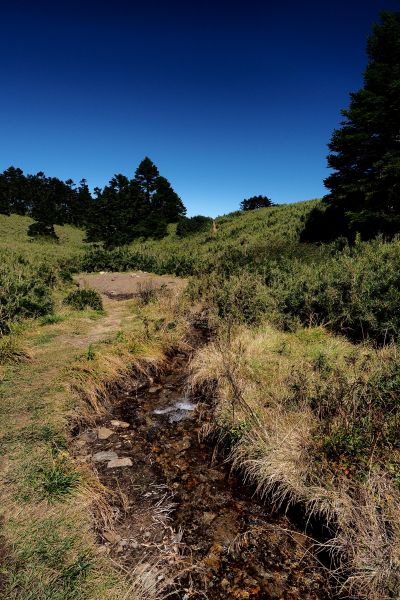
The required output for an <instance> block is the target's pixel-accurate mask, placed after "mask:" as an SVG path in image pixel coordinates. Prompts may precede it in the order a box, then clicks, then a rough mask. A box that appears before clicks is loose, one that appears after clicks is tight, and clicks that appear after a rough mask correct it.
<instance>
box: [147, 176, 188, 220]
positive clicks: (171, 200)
mask: <svg viewBox="0 0 400 600" xmlns="http://www.w3.org/2000/svg"><path fill="white" fill-rule="evenodd" d="M152 209H153V210H154V211H155V212H158V213H159V214H160V216H161V218H163V219H164V220H165V221H166V222H167V223H176V222H177V221H179V218H180V217H183V216H185V214H186V208H185V206H184V205H183V202H182V200H181V199H180V198H179V196H178V194H177V193H176V192H175V191H174V190H173V189H172V186H171V184H170V183H169V181H168V179H165V177H158V178H157V181H156V191H155V193H154V195H153V197H152Z"/></svg>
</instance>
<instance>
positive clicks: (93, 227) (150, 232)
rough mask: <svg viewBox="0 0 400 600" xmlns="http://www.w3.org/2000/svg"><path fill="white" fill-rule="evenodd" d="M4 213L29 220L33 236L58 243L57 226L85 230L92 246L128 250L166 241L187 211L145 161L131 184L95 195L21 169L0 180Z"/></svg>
mask: <svg viewBox="0 0 400 600" xmlns="http://www.w3.org/2000/svg"><path fill="white" fill-rule="evenodd" d="M0 213H1V214H6V215H10V214H11V213H14V214H18V215H28V216H30V217H32V218H33V219H34V222H33V223H32V224H31V225H30V226H29V228H28V235H30V236H32V237H34V236H47V237H49V238H52V239H57V234H56V231H55V229H54V226H55V225H65V224H71V225H75V226H77V227H83V228H85V229H86V239H87V241H89V242H103V243H104V245H105V246H107V247H112V246H119V245H123V244H128V243H130V242H131V241H132V240H134V239H135V238H137V237H153V238H159V237H163V236H164V235H165V234H166V232H167V225H168V223H174V222H177V221H178V220H179V219H180V218H182V217H184V215H185V213H186V208H185V206H184V204H183V202H182V200H181V199H180V197H179V196H178V194H177V193H176V192H175V191H174V190H173V188H172V186H171V184H170V183H169V181H168V180H167V179H166V178H165V177H162V176H161V175H160V173H159V171H158V169H157V167H156V165H155V164H154V163H153V162H152V161H151V160H150V159H149V158H148V157H145V158H144V159H143V160H142V162H141V163H140V164H139V166H138V168H137V169H136V171H135V174H134V177H133V178H132V179H129V178H128V177H126V176H125V175H122V174H117V175H114V176H113V177H112V178H111V180H110V181H109V183H108V184H107V185H106V186H105V187H104V188H103V189H100V188H95V190H94V196H92V194H91V193H90V190H89V187H88V185H87V182H86V180H85V179H82V180H81V181H80V182H79V184H78V185H75V183H74V182H73V181H72V179H68V180H67V181H62V180H61V179H58V178H57V177H47V176H46V175H45V174H44V173H43V172H39V173H36V174H35V175H32V174H27V175H25V174H24V173H23V171H22V170H21V169H19V168H16V167H9V168H8V169H6V170H5V171H4V172H3V173H1V174H0Z"/></svg>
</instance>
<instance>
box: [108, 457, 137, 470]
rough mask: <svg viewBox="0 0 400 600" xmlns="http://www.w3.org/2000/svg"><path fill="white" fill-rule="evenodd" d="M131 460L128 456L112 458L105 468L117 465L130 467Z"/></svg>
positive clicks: (112, 467) (114, 467)
mask: <svg viewBox="0 0 400 600" xmlns="http://www.w3.org/2000/svg"><path fill="white" fill-rule="evenodd" d="M132 465H133V463H132V460H131V459H130V458H128V457H124V458H113V459H112V460H110V462H109V463H108V465H107V469H116V468H118V467H132Z"/></svg>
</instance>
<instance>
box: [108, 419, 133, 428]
mask: <svg viewBox="0 0 400 600" xmlns="http://www.w3.org/2000/svg"><path fill="white" fill-rule="evenodd" d="M111 425H112V426H113V427H116V428H117V429H128V427H129V423H127V422H126V421H117V420H115V419H114V420H112V421H111Z"/></svg>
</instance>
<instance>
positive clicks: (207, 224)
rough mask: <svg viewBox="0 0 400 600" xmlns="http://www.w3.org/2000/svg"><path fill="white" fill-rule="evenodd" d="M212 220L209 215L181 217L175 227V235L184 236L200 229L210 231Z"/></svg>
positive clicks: (200, 230)
mask: <svg viewBox="0 0 400 600" xmlns="http://www.w3.org/2000/svg"><path fill="white" fill-rule="evenodd" d="M212 222H213V220H212V219H211V218H210V217H203V216H202V215H197V216H195V217H181V218H180V219H179V221H178V225H177V228H176V235H177V236H179V237H186V236H188V235H193V234H195V233H199V232H202V231H210V230H211V224H212Z"/></svg>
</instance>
